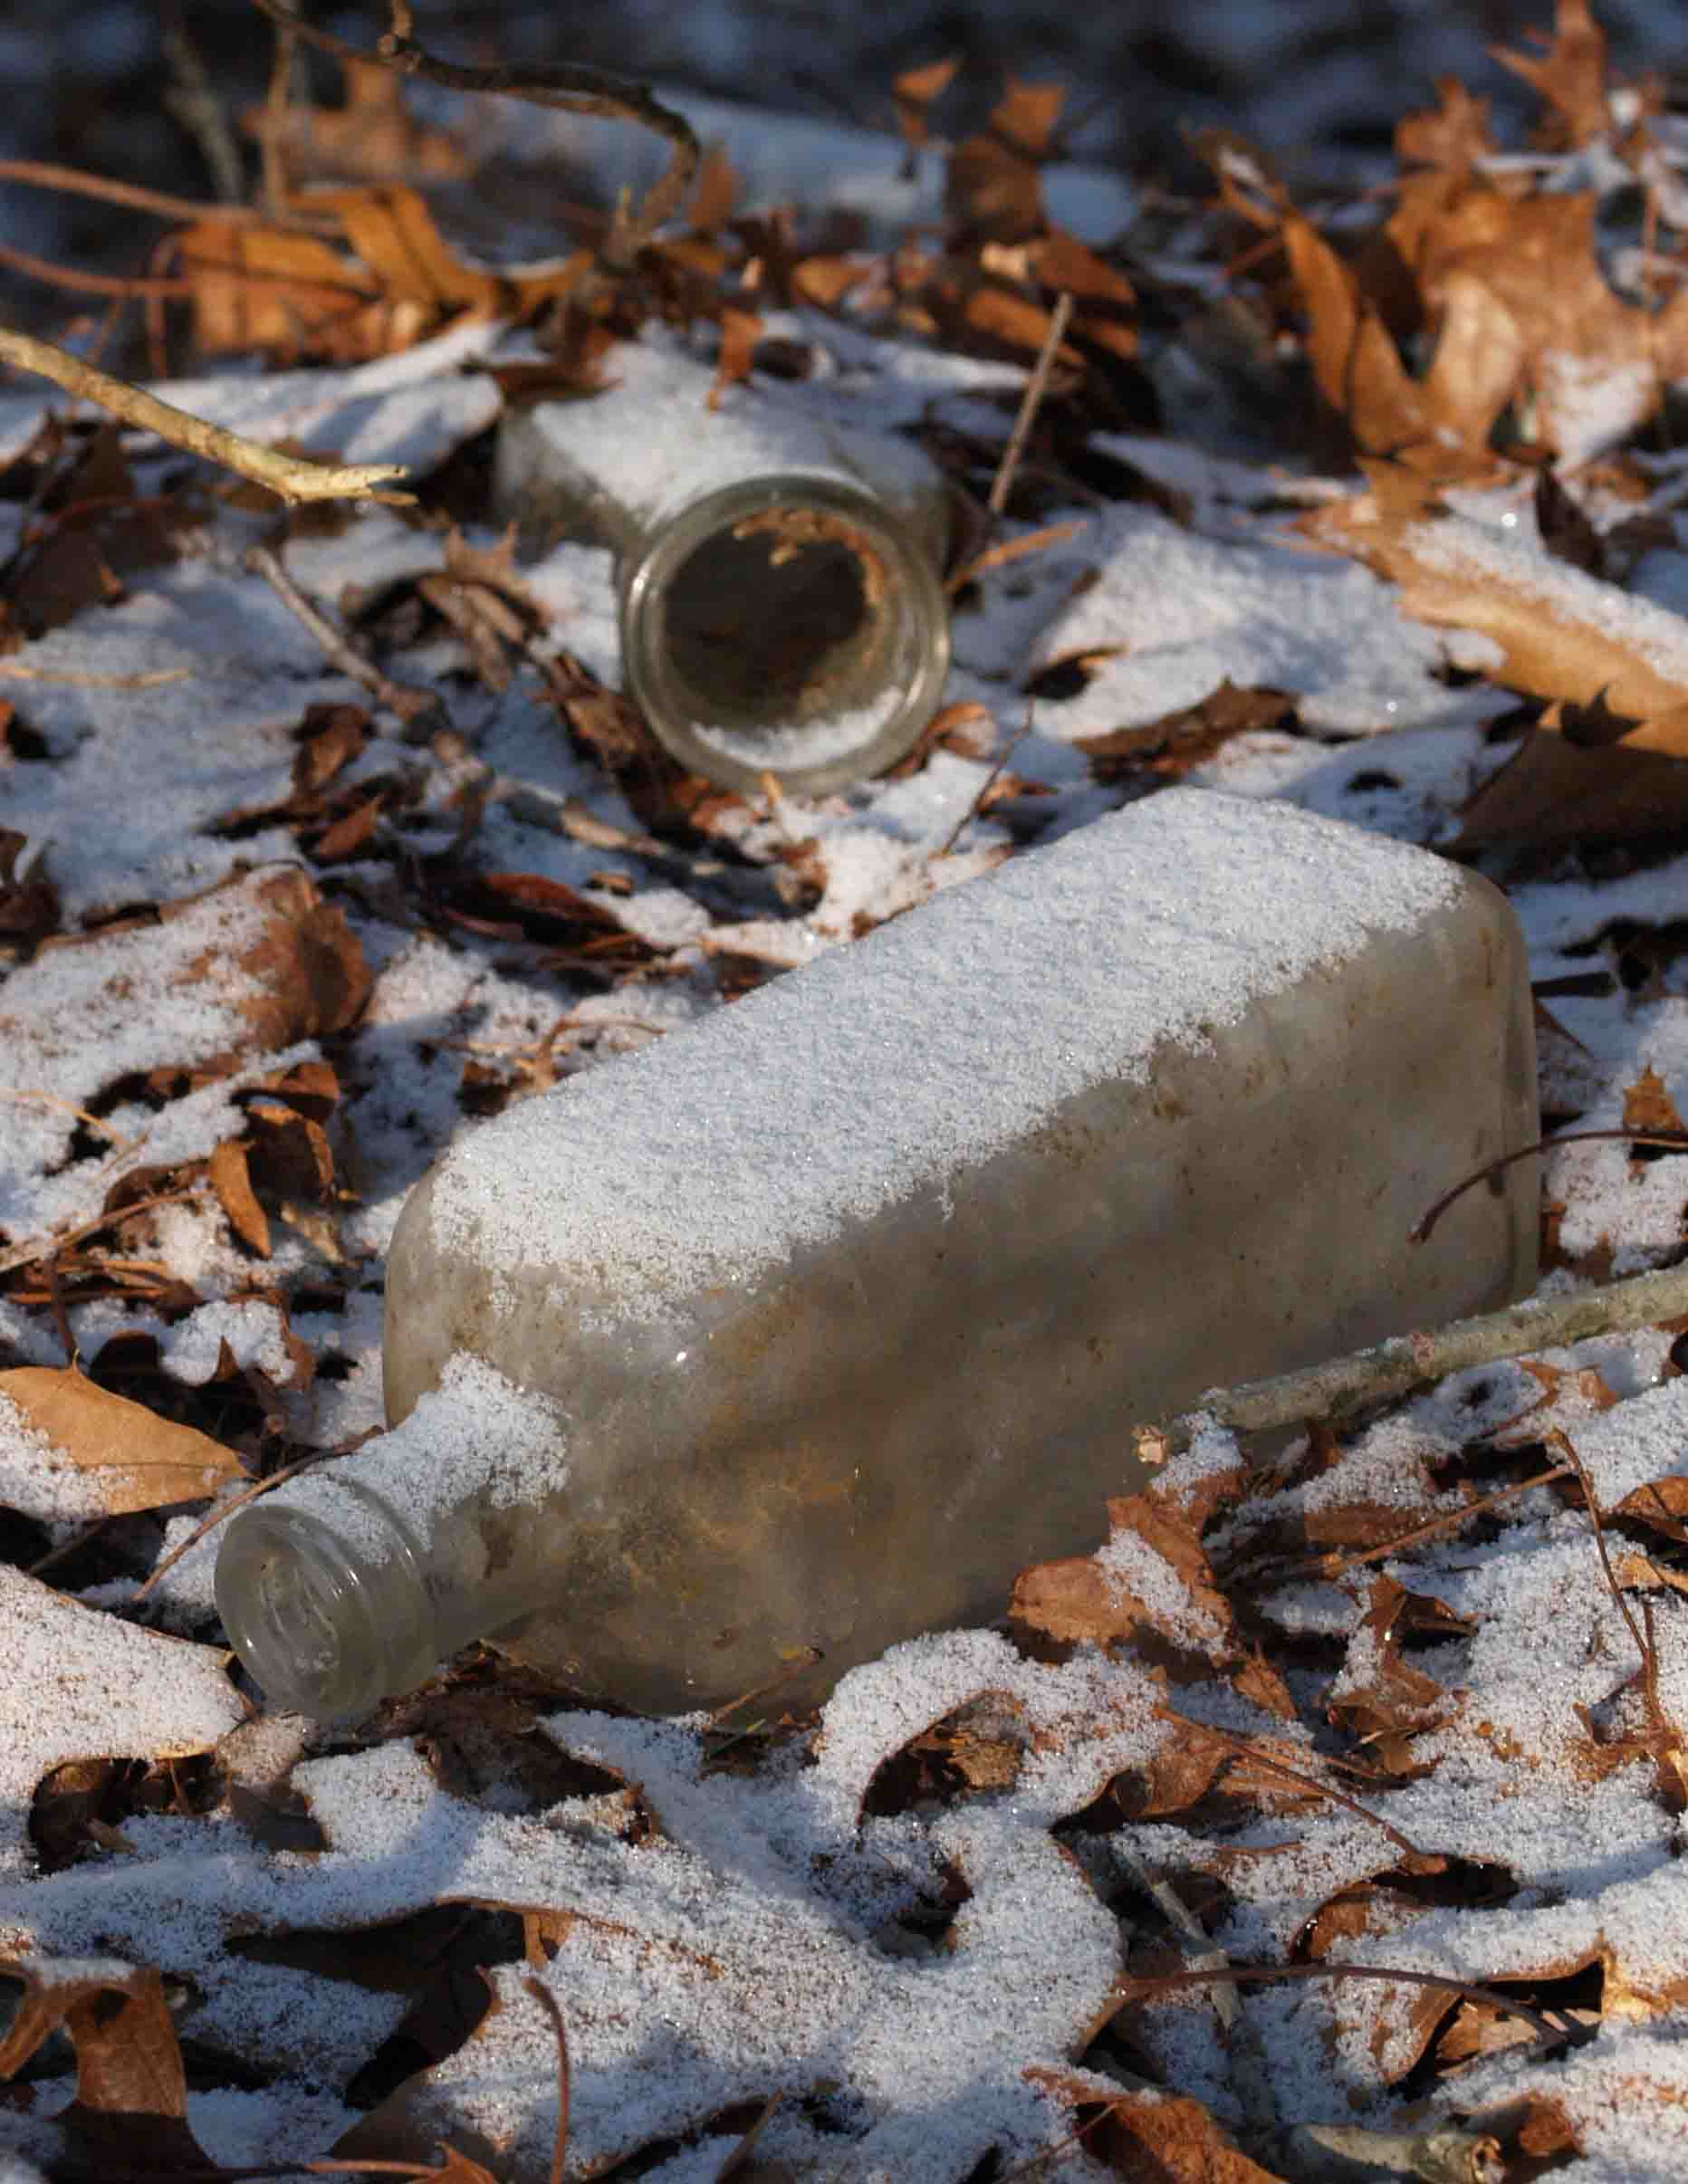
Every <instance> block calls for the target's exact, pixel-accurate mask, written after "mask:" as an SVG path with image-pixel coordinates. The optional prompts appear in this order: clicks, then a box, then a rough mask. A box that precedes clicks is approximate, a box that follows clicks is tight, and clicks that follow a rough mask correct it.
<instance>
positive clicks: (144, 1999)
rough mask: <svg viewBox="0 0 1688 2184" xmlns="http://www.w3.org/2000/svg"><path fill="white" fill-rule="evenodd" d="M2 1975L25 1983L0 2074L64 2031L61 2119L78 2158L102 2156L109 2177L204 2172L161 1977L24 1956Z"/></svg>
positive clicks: (106, 1964) (147, 1970)
mask: <svg viewBox="0 0 1688 2184" xmlns="http://www.w3.org/2000/svg"><path fill="white" fill-rule="evenodd" d="M0 1970H4V1971H5V1974H6V1975H7V1977H8V1978H14V1979H19V1980H22V1982H23V1984H24V1996H23V1999H22V2000H21V2001H20V2002H19V2004H18V2006H17V2014H16V2016H14V2018H13V2020H12V2023H11V2025H10V2026H9V2027H8V2028H7V2031H6V2035H5V2039H4V2041H0V2078H12V2077H15V2076H16V2074H17V2073H18V2072H19V2071H20V2070H21V2069H22V2068H23V2066H24V2064H25V2063H27V2062H28V2061H29V2059H30V2057H31V2056H32V2055H34V2054H35V2052H36V2051H37V2049H38V2048H40V2047H41V2046H43V2045H44V2043H45V2042H46V2041H47V2040H48V2039H49V2038H50V2037H51V2036H52V2035H53V2033H55V2032H57V2031H59V2030H60V2029H61V2028H62V2030H63V2031H64V2032H65V2033H66V2034H68V2036H70V2039H71V2042H72V2045H73V2047H74V2049H75V2053H76V2099H75V2102H74V2103H73V2104H72V2106H71V2108H70V2109H68V2110H67V2111H66V2112H65V2113H64V2115H63V2117H62V2125H63V2128H64V2130H65V2132H66V2134H67V2136H68V2138H69V2139H70V2141H71V2143H72V2146H74V2147H75V2149H76V2150H77V2152H78V2154H79V2155H80V2156H81V2157H82V2160H89V2159H91V2158H103V2159H104V2160H107V2161H109V2162H110V2165H111V2168H112V2170H113V2173H119V2172H121V2171H127V2170H131V2169H151V2170H166V2171H170V2170H178V2169H179V2170H205V2169H206V2168H208V2167H209V2166H210V2158H209V2156H208V2155H207V2154H206V2152H205V2151H204V2150H203V2149H202V2148H201V2147H200V2145H199V2144H198V2142H197V2140H196V2139H195V2137H194V2135H193V2133H192V2131H190V2130H189V2129H188V2127H187V2073H186V2071H185V2070H184V2068H183V2065H182V2054H181V2049H180V2047H179V2045H177V2038H176V2026H175V2023H174V2021H173V2020H172V2018H171V2016H170V2007H169V2004H168V2002H167V2001H166V1999H165V1995H164V1980H163V1978H162V1976H161V1974H160V1973H159V1972H158V1971H157V1970H156V1969H154V1968H152V1967H151V1966H139V1965H135V1966H121V1965H119V1964H118V1963H117V1962H116V1961H115V1960H113V1959H109V1958H108V1959H101V1960H100V1961H99V1962H98V1963H97V1964H96V1965H90V1964H86V1963H83V1962H81V1961H71V1962H65V1963H59V1962H56V1961H55V1960H54V1959H52V1958H31V1957H17V1958H12V1959H5V1960H4V1961H0Z"/></svg>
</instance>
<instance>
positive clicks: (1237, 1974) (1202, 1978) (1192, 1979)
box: [1119, 1960, 1594, 2047]
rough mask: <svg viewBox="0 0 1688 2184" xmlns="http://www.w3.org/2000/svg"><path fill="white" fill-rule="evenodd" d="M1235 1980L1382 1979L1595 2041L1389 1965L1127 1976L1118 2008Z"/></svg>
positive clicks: (1494, 1996) (1545, 2033)
mask: <svg viewBox="0 0 1688 2184" xmlns="http://www.w3.org/2000/svg"><path fill="white" fill-rule="evenodd" d="M1233 1979H1234V1980H1242V1981H1249V1982H1254V1981H1259V1982H1261V1984H1263V1985H1271V1984H1272V1983H1273V1982H1275V1981H1278V1980H1282V1979H1383V1980H1386V1981H1387V1982H1389V1983H1390V1984H1392V1985H1395V1986H1401V1987H1434V1988H1441V1989H1442V1991H1443V1993H1444V1994H1449V1995H1453V1996H1454V1997H1456V1998H1457V1999H1458V2000H1460V2001H1463V2002H1480V2003H1482V2005H1483V2006H1484V2007H1485V2008H1488V2009H1499V2010H1504V2011H1505V2013H1506V2015H1507V2016H1509V2017H1521V2018H1522V2019H1523V2021H1524V2023H1525V2024H1526V2025H1528V2026H1530V2028H1531V2029H1532V2030H1533V2031H1534V2032H1535V2034H1536V2036H1537V2037H1538V2038H1539V2039H1540V2040H1543V2041H1548V2040H1553V2041H1559V2040H1564V2041H1568V2043H1569V2044H1570V2045H1572V2046H1574V2047H1580V2046H1582V2045H1585V2044H1586V2043H1587V2041H1589V2040H1591V2039H1593V2037H1594V2031H1593V2029H1592V2028H1590V2029H1585V2028H1584V2027H1583V2026H1579V2025H1569V2024H1561V2025H1556V2024H1555V2023H1554V2022H1553V2020H1552V2019H1551V2018H1550V2017H1545V2016H1542V2014H1541V2012H1540V2011H1539V2010H1536V2009H1531V2008H1530V2005H1529V2003H1527V2002H1520V2000H1519V1999H1518V1997H1516V1996H1515V1995H1503V1994H1501V1992H1500V1991H1499V1989H1498V1988H1492V1987H1473V1986H1471V1985H1469V1984H1468V1983H1467V1982H1466V1981H1465V1980H1463V1979H1450V1978H1445V1977H1444V1976H1443V1974H1442V1973H1441V1972H1421V1971H1399V1970H1392V1969H1391V1968H1389V1967H1388V1966H1387V1965H1386V1964H1349V1963H1348V1962H1347V1961H1346V1960H1344V1961H1341V1962H1338V1963H1324V1964H1226V1965H1206V1964H1188V1965H1185V1966H1184V1968H1183V1969H1182V1970H1181V1971H1175V1972H1156V1973H1154V1974H1152V1975H1146V1976H1145V1977H1144V1978H1130V1977H1129V1976H1127V1978H1124V1979H1122V1980H1121V1981H1120V1986H1121V1988H1123V1989H1124V1990H1125V1991H1124V1992H1122V1993H1121V1995H1120V1997H1119V2007H1120V2008H1121V2009H1123V2008H1124V2007H1126V2005H1127V2003H1129V2002H1142V2001H1146V1999H1147V1998H1148V1997H1149V1996H1151V1995H1171V1994H1176V1993H1177V1991H1178V1989H1179V1988H1184V1987H1216V1986H1218V1985H1220V1984H1221V1983H1222V1982H1223V1981H1225V1980H1233Z"/></svg>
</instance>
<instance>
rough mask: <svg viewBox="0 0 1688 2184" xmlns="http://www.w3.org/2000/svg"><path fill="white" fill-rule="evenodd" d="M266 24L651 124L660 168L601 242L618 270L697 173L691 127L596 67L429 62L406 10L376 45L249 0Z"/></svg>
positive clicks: (394, 61)
mask: <svg viewBox="0 0 1688 2184" xmlns="http://www.w3.org/2000/svg"><path fill="white" fill-rule="evenodd" d="M254 5H256V6H257V7H259V8H260V9H261V10H262V11H263V13H264V14H266V15H267V16H268V17H269V18H270V20H271V22H272V23H273V24H277V25H278V26H279V27H280V28H281V29H283V30H284V31H287V32H290V33H292V34H293V35H294V36H296V37H300V38H303V39H305V40H306V41H307V42H308V43H311V44H312V45H314V46H317V47H318V48H320V49H321V52H323V53H332V54H333V55H334V57H335V59H336V60H339V61H361V62H367V63H368V64H369V65H370V66H375V67H382V68H390V69H393V70H394V71H396V72H397V73H398V74H399V75H401V76H420V77H422V78H423V79H424V81H427V82H429V83H438V84H441V85H443V86H444V87H445V88H446V90H447V91H494V92H501V93H503V94H504V96H506V97H508V98H513V99H525V100H527V101H530V102H531V103H532V104H533V105H535V106H552V107H560V108H561V109H562V110H563V111H564V112H565V113H571V114H601V115H603V116H605V117H606V118H607V119H609V120H618V121H632V122H636V123H637V124H638V126H639V127H640V128H642V129H654V130H655V131H656V132H657V135H658V136H660V137H666V138H667V139H668V142H669V144H670V145H671V146H672V147H673V150H672V153H671V155H670V157H669V161H668V166H667V171H666V172H665V173H664V174H662V175H661V176H659V177H658V178H657V181H656V182H655V183H654V184H653V185H652V187H650V188H649V189H648V190H647V192H646V195H645V202H644V204H643V205H642V206H640V207H639V210H638V215H637V216H632V215H630V214H629V213H628V211H627V210H626V207H625V206H618V207H617V211H616V217H615V220H614V223H613V224H612V225H611V228H610V231H609V236H608V237H607V238H606V240H605V244H604V251H603V255H604V260H605V263H607V264H609V265H610V266H612V267H615V268H616V269H618V270H620V269H622V268H625V267H627V266H628V265H630V264H631V263H633V261H634V259H635V258H636V257H637V256H638V253H639V251H640V250H641V249H643V247H644V245H645V244H647V242H648V241H649V240H650V238H651V236H652V235H654V234H655V233H656V231H657V228H658V227H659V226H660V225H662V223H663V222H664V221H665V220H667V219H668V218H670V217H671V216H673V215H674V214H675V213H676V212H677V211H678V210H679V207H680V206H681V204H682V202H683V201H684V199H685V196H686V191H687V190H688V189H689V188H690V187H691V183H692V177H693V176H694V175H695V173H696V171H697V162H698V158H699V156H700V155H699V149H698V143H697V139H696V137H695V135H694V134H693V131H692V125H691V123H690V122H689V121H687V120H686V118H685V116H684V115H682V114H676V113H675V112H674V111H673V110H672V109H671V108H669V107H666V106H664V105H663V104H662V103H661V101H659V100H657V98H655V97H653V95H652V94H651V93H650V92H649V91H647V90H646V89H645V88H644V87H643V85H642V84H638V83H629V82H627V81H624V80H623V79H622V78H621V77H619V76H612V75H609V73H607V72H605V71H604V70H602V69H596V68H587V67H585V66H583V65H580V64H579V63H576V62H568V63H564V64H561V65H560V66H558V67H555V68H465V67H460V66H459V65H458V64H457V63H456V62H453V61H440V60H436V58H435V56H434V55H433V54H432V53H425V52H424V51H423V49H422V48H421V47H420V46H419V45H417V44H415V43H413V42H412V40H411V38H410V35H409V30H408V15H399V16H397V17H395V22H396V23H397V24H398V25H399V27H398V28H397V29H396V30H394V31H389V32H388V34H387V35H386V36H385V37H384V38H383V39H382V40H381V42H380V43H379V46H377V47H376V48H374V49H373V50H371V49H370V48H369V47H367V46H361V45H352V44H350V43H349V42H348V41H347V40H346V39H344V38H337V37H335V36H334V34H333V33H332V32H331V31H325V30H319V29H318V28H317V27H316V25H315V24H309V23H302V22H301V21H299V20H298V18H297V17H296V16H294V15H293V14H291V13H290V11H289V9H288V6H287V5H286V0H254Z"/></svg>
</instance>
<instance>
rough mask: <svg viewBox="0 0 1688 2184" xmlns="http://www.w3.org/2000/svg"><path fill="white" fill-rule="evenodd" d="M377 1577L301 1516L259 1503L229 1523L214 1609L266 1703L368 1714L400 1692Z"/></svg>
mask: <svg viewBox="0 0 1688 2184" xmlns="http://www.w3.org/2000/svg"><path fill="white" fill-rule="evenodd" d="M374 1576H376V1573H374V1572H369V1571H367V1570H366V1571H360V1569H359V1567H358V1566H357V1564H356V1562H355V1561H354V1559H353V1558H352V1557H351V1556H350V1554H349V1552H348V1551H347V1548H346V1546H345V1544H344V1543H343V1542H342V1541H341V1540H340V1537H338V1535H337V1534H336V1533H335V1532H334V1531H333V1529H332V1528H331V1527H330V1526H329V1525H327V1524H324V1523H323V1522H322V1521H321V1518H317V1517H313V1516H311V1515H309V1514H307V1513H305V1512H303V1511H301V1510H297V1509H288V1510H277V1511H275V1512H273V1513H272V1512H270V1511H267V1510H265V1509H264V1507H263V1506H262V1505H260V1506H259V1507H258V1508H256V1509H249V1510H247V1511H245V1514H244V1515H243V1517H242V1518H241V1519H240V1521H239V1522H238V1523H235V1524H232V1525H231V1526H230V1527H229V1530H228V1536H227V1537H226V1538H225V1541H224V1544H223V1547H222V1550H221V1552H220V1553H219V1555H218V1557H217V1566H216V1601H217V1612H218V1614H219V1615H220V1616H221V1618H222V1623H223V1628H224V1630H225V1633H226V1634H227V1637H228V1642H229V1643H230V1644H231V1645H232V1646H233V1647H234V1649H235V1652H236V1653H237V1654H238V1655H239V1656H240V1660H241V1663H242V1665H243V1667H245V1670H246V1672H247V1673H248V1674H249V1675H250V1676H251V1677H252V1679H253V1681H254V1682H255V1683H256V1684H258V1685H259V1686H260V1688H261V1689H262V1690H263V1692H264V1697H265V1699H266V1700H267V1701H268V1702H269V1704H270V1705H271V1707H273V1708H274V1709H276V1710H281V1711H283V1712H287V1713H299V1714H309V1715H312V1717H314V1718H315V1719H319V1720H326V1719H333V1718H335V1717H337V1716H340V1715H344V1714H353V1713H362V1712H367V1711H368V1710H369V1708H370V1707H372V1706H373V1705H374V1704H375V1703H376V1701H377V1700H379V1699H382V1698H385V1697H386V1696H388V1693H389V1692H390V1691H394V1690H396V1689H399V1688H402V1686H401V1684H400V1682H398V1681H395V1678H394V1675H393V1673H392V1672H391V1671H390V1669H389V1665H388V1663H389V1660H390V1657H391V1654H392V1652H393V1646H392V1635H393V1633H391V1632H390V1631H388V1632H386V1633H384V1632H383V1629H382V1604H381V1603H380V1602H379V1600H378V1599H377V1598H376V1597H375V1596H374V1595H375V1591H376V1585H374V1584H373V1583H372V1582H371V1580H372V1578H373V1577H374ZM428 1665H429V1666H430V1667H431V1666H432V1663H431V1662H430V1663H429V1664H428Z"/></svg>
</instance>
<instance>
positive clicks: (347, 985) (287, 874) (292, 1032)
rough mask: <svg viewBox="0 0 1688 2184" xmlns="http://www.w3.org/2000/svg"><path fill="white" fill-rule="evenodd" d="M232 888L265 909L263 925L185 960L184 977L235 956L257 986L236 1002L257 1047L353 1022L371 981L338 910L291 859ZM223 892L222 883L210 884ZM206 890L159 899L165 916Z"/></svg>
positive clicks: (186, 908)
mask: <svg viewBox="0 0 1688 2184" xmlns="http://www.w3.org/2000/svg"><path fill="white" fill-rule="evenodd" d="M227 892H228V893H229V894H230V895H239V896H245V897H246V898H247V899H248V900H249V901H251V902H252V903H253V904H254V905H256V906H258V907H259V908H260V909H261V910H262V911H263V913H264V919H263V924H262V928H261V930H260V932H259V934H258V935H257V937H256V938H255V939H254V940H250V941H248V942H247V943H246V944H245V946H243V947H242V948H241V949H240V950H239V951H238V952H237V953H235V954H234V955H233V956H232V957H231V956H225V955H224V954H222V953H220V952H216V951H207V953H206V955H205V957H204V958H203V959H198V960H197V961H196V962H195V963H194V964H192V965H191V966H190V968H189V972H188V974H187V979H188V982H197V981H198V980H200V979H206V980H212V981H214V980H215V979H216V967H217V965H218V964H220V963H233V964H234V965H235V968H236V969H237V970H238V971H239V972H242V973H243V974H244V975H245V977H246V978H248V979H250V980H252V981H253V982H254V984H255V985H256V986H257V987H258V989H259V991H258V992H257V993H256V994H255V995H245V994H243V995H241V996H240V998H239V999H238V1000H237V1001H236V1003H235V1006H236V1007H237V1008H238V1010H239V1011H240V1013H241V1014H242V1016H244V1017H245V1020H246V1021H247V1023H248V1024H249V1025H250V1027H251V1036H252V1044H253V1045H254V1047H257V1048H275V1047H291V1046H293V1045H294V1044H296V1043H297V1041H299V1040H300V1039H323V1038H326V1037H327V1036H328V1035H329V1034H330V1033H331V1032H334V1031H344V1030H348V1029H349V1028H350V1026H351V1025H352V1024H353V1023H355V1022H356V1020H357V1019H358V1017H359V1016H360V1014H361V1013H362V1010H363V1004H364V1002H365V1001H367V1000H368V999H369V987H370V984H371V979H370V973H369V965H368V964H367V963H365V961H364V958H363V948H362V944H360V941H359V939H358V936H357V934H355V933H354V932H353V931H352V929H351V927H350V925H349V924H347V923H346V920H345V917H344V916H343V915H342V914H341V912H340V910H339V909H338V908H337V907H336V906H335V905H333V904H332V903H329V902H325V901H324V900H323V899H322V896H321V895H320V894H319V893H318V891H317V889H316V888H315V886H313V885H312V882H311V880H310V879H309V878H308V877H307V876H306V875H305V874H304V873H303V872H302V871H301V870H300V869H299V867H297V866H296V865H284V866H283V867H281V868H280V869H279V870H271V871H265V872H259V873H254V874H250V875H248V876H245V877H243V878H240V879H237V880H235V881H234V882H232V883H230V884H229V886H228V889H227ZM212 893H213V895H214V896H221V895H222V894H223V893H224V890H223V889H220V888H218V889H213V890H212ZM206 899H207V898H206V897H205V896H188V897H187V899H186V900H184V901H182V902H178V903H165V904H162V905H160V906H159V911H158V916H159V920H160V922H161V923H163V924H169V923H170V922H171V921H172V920H173V919H174V918H177V917H179V916H183V915H190V914H191V913H192V912H193V911H194V909H195V908H196V907H197V905H198V904H199V903H201V902H203V901H205V900H206Z"/></svg>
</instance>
